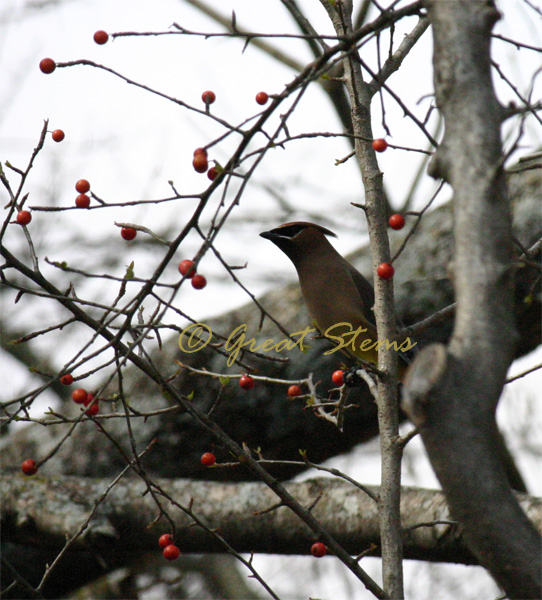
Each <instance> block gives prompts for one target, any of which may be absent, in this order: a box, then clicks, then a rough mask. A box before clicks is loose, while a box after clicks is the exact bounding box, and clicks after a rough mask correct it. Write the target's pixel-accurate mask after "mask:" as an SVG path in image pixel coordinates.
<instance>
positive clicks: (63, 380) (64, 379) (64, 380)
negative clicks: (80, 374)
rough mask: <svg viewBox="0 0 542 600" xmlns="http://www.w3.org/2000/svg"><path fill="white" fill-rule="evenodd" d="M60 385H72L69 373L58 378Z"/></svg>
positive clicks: (71, 377) (71, 376)
mask: <svg viewBox="0 0 542 600" xmlns="http://www.w3.org/2000/svg"><path fill="white" fill-rule="evenodd" d="M60 383H61V384H62V385H71V384H72V383H73V375H72V374H71V373H66V375H62V377H61V378H60Z"/></svg>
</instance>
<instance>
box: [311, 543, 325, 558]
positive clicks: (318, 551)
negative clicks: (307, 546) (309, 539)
mask: <svg viewBox="0 0 542 600" xmlns="http://www.w3.org/2000/svg"><path fill="white" fill-rule="evenodd" d="M311 554H312V555H313V556H316V558H320V557H321V556H325V555H326V554H327V548H326V545H325V544H322V542H315V543H314V544H313V545H312V546H311Z"/></svg>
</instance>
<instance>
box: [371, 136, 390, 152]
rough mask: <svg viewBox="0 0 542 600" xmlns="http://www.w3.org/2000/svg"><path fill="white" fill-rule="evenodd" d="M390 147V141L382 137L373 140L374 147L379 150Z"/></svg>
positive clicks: (382, 150)
mask: <svg viewBox="0 0 542 600" xmlns="http://www.w3.org/2000/svg"><path fill="white" fill-rule="evenodd" d="M387 147H388V142H386V140H384V139H382V138H378V139H376V140H373V149H374V150H376V151H377V152H384V150H385V149H386V148H387Z"/></svg>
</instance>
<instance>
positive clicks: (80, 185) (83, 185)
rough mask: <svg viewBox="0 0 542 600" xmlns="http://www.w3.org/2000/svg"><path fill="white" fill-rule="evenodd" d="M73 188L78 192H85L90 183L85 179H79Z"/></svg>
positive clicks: (88, 188)
mask: <svg viewBox="0 0 542 600" xmlns="http://www.w3.org/2000/svg"><path fill="white" fill-rule="evenodd" d="M75 189H76V190H77V191H78V192H79V193H80V194H86V193H87V192H88V191H89V190H90V183H89V182H88V181H87V180H86V179H80V180H79V181H78V182H77V183H76V184H75Z"/></svg>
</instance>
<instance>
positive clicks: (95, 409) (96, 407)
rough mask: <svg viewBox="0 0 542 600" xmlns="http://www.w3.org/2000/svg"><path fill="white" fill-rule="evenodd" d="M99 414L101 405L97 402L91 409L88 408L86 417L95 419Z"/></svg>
mask: <svg viewBox="0 0 542 600" xmlns="http://www.w3.org/2000/svg"><path fill="white" fill-rule="evenodd" d="M99 412H100V405H99V404H98V403H97V402H95V403H94V404H93V405H92V406H91V407H89V408H87V410H85V415H88V416H89V417H94V416H95V415H97V414H98V413H99Z"/></svg>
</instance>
